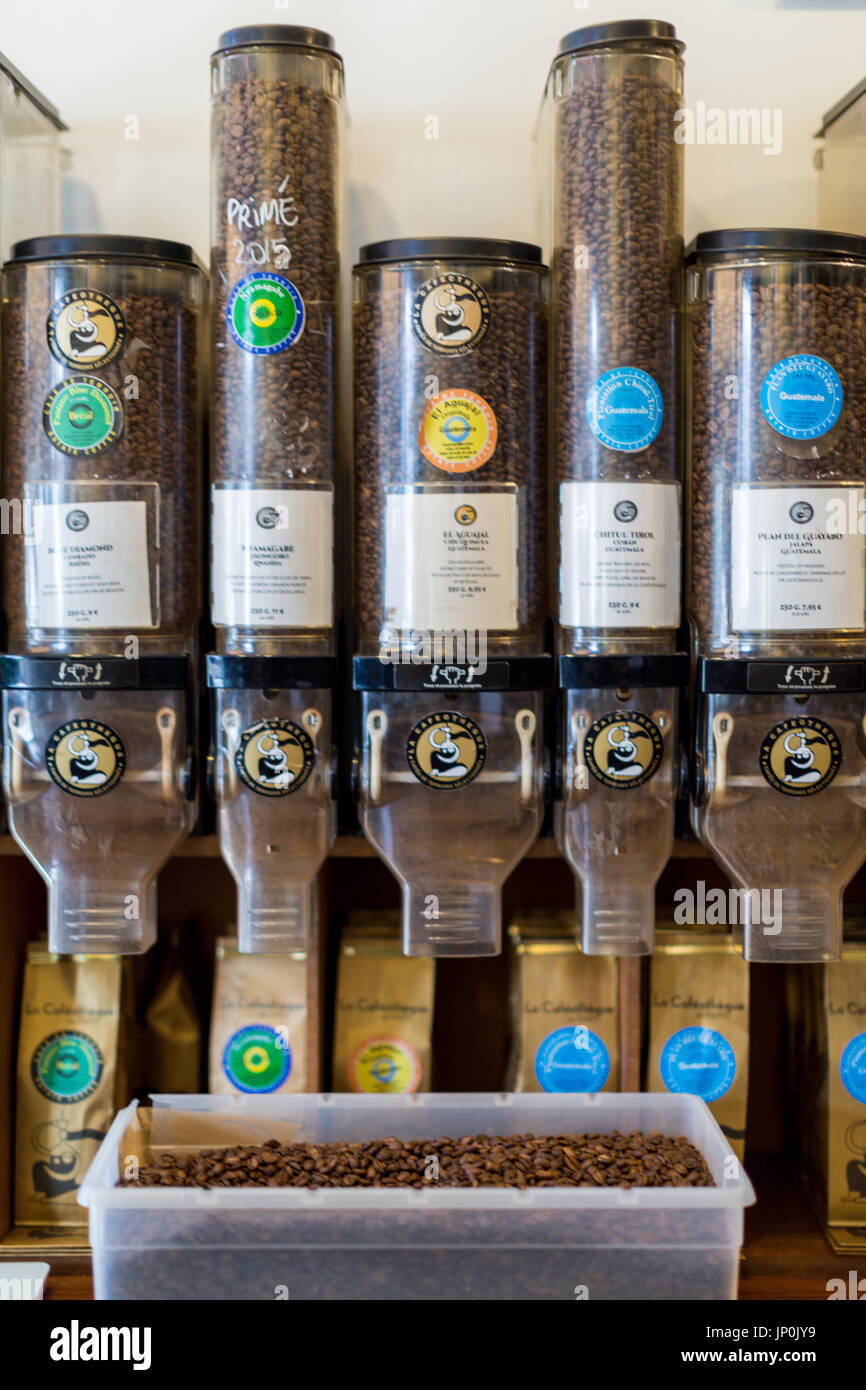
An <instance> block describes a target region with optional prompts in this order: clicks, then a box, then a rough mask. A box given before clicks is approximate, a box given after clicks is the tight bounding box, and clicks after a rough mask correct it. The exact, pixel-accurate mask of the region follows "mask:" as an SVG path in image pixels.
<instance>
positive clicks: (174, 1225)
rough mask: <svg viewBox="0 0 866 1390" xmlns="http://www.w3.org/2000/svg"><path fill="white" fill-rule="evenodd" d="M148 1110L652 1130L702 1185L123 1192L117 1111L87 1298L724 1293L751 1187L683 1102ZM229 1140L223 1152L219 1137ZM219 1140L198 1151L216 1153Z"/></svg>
mask: <svg viewBox="0 0 866 1390" xmlns="http://www.w3.org/2000/svg"><path fill="white" fill-rule="evenodd" d="M154 1105H155V1107H156V1108H157V1112H158V1111H159V1110H161V1109H163V1108H165V1107H168V1108H169V1109H173V1110H186V1111H190V1110H195V1111H197V1112H200V1114H201V1115H202V1117H204V1116H207V1117H209V1120H210V1121H211V1122H213V1121H216V1120H218V1119H219V1118H220V1117H224V1118H225V1120H226V1121H229V1122H230V1121H231V1120H232V1119H234V1120H235V1122H236V1121H237V1118H238V1117H240V1116H244V1117H246V1118H247V1120H248V1121H250V1122H253V1123H257V1124H259V1125H260V1128H261V1138H262V1142H264V1141H265V1140H266V1139H267V1138H269V1137H270V1135H271V1134H272V1132H273V1130H272V1126H273V1125H276V1124H280V1125H281V1126H284V1125H285V1123H286V1122H294V1123H296V1124H297V1126H298V1131H297V1134H296V1135H295V1137H296V1138H297V1139H299V1140H308V1141H313V1142H321V1143H325V1142H328V1141H333V1140H347V1139H351V1140H365V1139H373V1138H377V1137H379V1136H383V1137H384V1136H386V1135H394V1136H396V1137H398V1138H403V1139H409V1138H412V1139H418V1138H424V1137H425V1136H429V1137H430V1138H431V1139H432V1138H441V1137H443V1136H445V1135H457V1136H459V1135H463V1134H477V1133H481V1132H486V1133H488V1134H500V1135H507V1134H516V1133H526V1132H532V1133H535V1134H537V1135H543V1134H545V1133H548V1134H556V1133H563V1132H571V1133H578V1132H584V1133H589V1132H600V1133H605V1132H608V1131H610V1130H615V1129H618V1130H638V1129H639V1130H644V1131H652V1130H660V1131H662V1132H664V1133H667V1134H674V1135H684V1136H686V1137H687V1138H688V1139H690V1140H691V1141H692V1143H694V1144H695V1145H696V1146H697V1148H698V1149H699V1150H700V1151H701V1152H702V1153H703V1155H704V1156H705V1158H706V1160H707V1162H708V1164H709V1166H710V1169H711V1170H712V1173H713V1176H714V1178H715V1180H716V1182H717V1184H718V1186H717V1187H714V1188H706V1187H705V1188H642V1189H626V1188H572V1189H567V1188H534V1189H531V1190H524V1191H520V1190H517V1189H514V1188H511V1189H508V1188H500V1189H493V1188H485V1189H483V1190H481V1189H472V1188H443V1189H440V1190H439V1191H434V1190H432V1189H422V1190H415V1189H411V1190H408V1189H400V1188H379V1189H376V1188H362V1189H359V1188H347V1189H343V1190H340V1189H319V1190H315V1191H310V1190H306V1189H298V1188H235V1189H231V1188H214V1189H209V1190H205V1189H193V1188H174V1189H172V1188H151V1189H148V1188H118V1187H116V1186H115V1184H116V1182H117V1179H118V1172H119V1164H120V1162H121V1155H122V1154H123V1153H124V1152H125V1150H124V1147H123V1144H122V1140H123V1138H124V1135H125V1134H126V1131H127V1129H128V1127H129V1125H130V1123H131V1122H132V1120H133V1118H134V1116H135V1108H136V1107H135V1105H134V1104H133V1105H130V1106H128V1107H127V1109H126V1110H123V1111H121V1113H120V1114H119V1115H118V1116H117V1117H116V1119H115V1121H114V1123H113V1125H112V1126H111V1129H110V1130H109V1132H108V1134H107V1135H106V1138H105V1140H104V1142H103V1144H102V1146H101V1148H100V1150H99V1153H98V1154H97V1156H96V1159H95V1160H94V1162H93V1164H92V1166H91V1168H90V1171H89V1172H88V1174H87V1177H86V1178H85V1180H84V1182H83V1184H82V1186H81V1192H80V1200H81V1202H82V1203H83V1205H85V1206H87V1207H89V1209H90V1240H91V1244H92V1246H93V1271H94V1279H95V1290H96V1297H97V1298H99V1299H125V1300H132V1299H139V1298H141V1299H191V1300H203V1299H218V1298H229V1297H230V1298H232V1299H280V1298H286V1297H288V1298H289V1299H291V1300H296V1299H319V1300H321V1299H353V1300H358V1299H392V1300H396V1299H407V1300H416V1299H436V1300H448V1299H566V1300H575V1299H584V1298H588V1299H590V1300H598V1299H653V1300H658V1301H661V1302H664V1301H667V1300H669V1299H730V1298H734V1297H735V1296H736V1291H737V1262H738V1257H739V1248H740V1244H741V1241H742V1237H743V1209H744V1207H746V1206H748V1205H750V1204H751V1203H752V1202H753V1201H754V1192H753V1190H752V1185H751V1183H750V1182H749V1180H748V1178H747V1177H746V1176H745V1174H744V1173H743V1171H742V1169H741V1168H740V1166H739V1164H738V1163H737V1162H736V1160H735V1159H734V1158H733V1155H732V1154H731V1150H730V1145H729V1144H728V1141H727V1140H726V1139H725V1138H724V1136H723V1134H722V1132H721V1130H720V1129H719V1127H718V1125H717V1124H716V1122H715V1121H714V1120H713V1118H712V1116H711V1115H710V1112H709V1110H708V1109H707V1107H706V1105H705V1104H704V1102H703V1101H701V1100H699V1099H698V1098H697V1097H696V1096H687V1095H617V1094H610V1093H608V1094H600V1095H596V1096H589V1095H577V1094H575V1095H557V1096H551V1095H498V1094H492V1095H488V1094H476V1095H422V1096H418V1095H411V1096H409V1095H387V1096H386V1095H377V1096H356V1095H335V1096H328V1095H324V1096H279V1097H264V1096H262V1097H255V1098H253V1097H249V1096H156V1097H154ZM229 1142H231V1141H229ZM212 1146H213V1145H212V1144H211V1145H209V1147H212Z"/></svg>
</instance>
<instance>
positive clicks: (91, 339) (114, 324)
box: [47, 290, 126, 368]
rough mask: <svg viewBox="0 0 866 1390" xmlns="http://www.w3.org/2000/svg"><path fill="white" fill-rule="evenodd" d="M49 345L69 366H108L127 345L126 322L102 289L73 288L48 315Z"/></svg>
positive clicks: (58, 357)
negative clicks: (125, 339)
mask: <svg viewBox="0 0 866 1390" xmlns="http://www.w3.org/2000/svg"><path fill="white" fill-rule="evenodd" d="M47 330H48V346H49V348H50V349H51V351H52V353H53V354H54V356H55V357H56V358H57V360H58V362H62V363H63V364H64V366H66V367H79V368H80V367H107V366H108V363H109V362H113V361H114V359H115V357H117V356H118V354H119V353H120V350H121V348H122V347H123V340H124V338H125V337H126V322H125V320H124V317H123V314H122V313H121V312H120V310H119V309H118V307H117V305H116V304H115V302H114V300H113V299H109V297H108V295H107V294H100V292H99V290H69V292H68V293H67V294H64V295H63V297H62V298H61V299H58V300H57V301H56V303H54V304H53V305H52V307H51V312H50V314H49V315H48V325H47Z"/></svg>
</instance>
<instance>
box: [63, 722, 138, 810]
mask: <svg viewBox="0 0 866 1390" xmlns="http://www.w3.org/2000/svg"><path fill="white" fill-rule="evenodd" d="M45 766H46V767H47V769H48V774H49V776H50V777H51V779H52V781H54V782H56V783H57V785H58V787H60V789H61V791H64V792H69V794H70V796H104V795H105V793H106V792H110V791H112V790H113V788H114V787H116V786H117V784H118V782H119V781H120V779H121V777H122V776H123V774H124V771H125V769H126V749H125V748H124V746H123V742H122V740H121V738H120V736H119V735H118V734H116V733H115V732H114V730H113V729H109V727H108V725H107V724H101V723H100V722H99V720H98V719H69V720H67V722H66V723H65V724H61V725H60V728H59V729H55V730H54V733H53V734H52V735H51V737H50V739H49V740H48V744H47V746H46V749H45Z"/></svg>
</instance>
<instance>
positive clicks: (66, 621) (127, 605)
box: [26, 501, 154, 632]
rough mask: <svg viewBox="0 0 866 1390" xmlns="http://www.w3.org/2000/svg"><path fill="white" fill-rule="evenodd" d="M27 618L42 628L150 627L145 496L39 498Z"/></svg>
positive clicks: (31, 548) (30, 559) (29, 561)
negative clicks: (131, 498)
mask: <svg viewBox="0 0 866 1390" xmlns="http://www.w3.org/2000/svg"><path fill="white" fill-rule="evenodd" d="M33 520H34V526H33V536H32V539H28V544H27V549H26V553H27V613H28V618H27V621H28V623H30V624H31V625H32V626H34V627H40V628H48V629H52V628H79V629H85V628H88V629H97V628H124V629H126V630H127V631H130V632H132V631H135V629H137V628H145V627H153V625H154V624H153V612H152V608H151V601H150V569H149V566H148V559H147V503H146V502H89V501H71V502H37V503H36V505H35V508H34V513H33Z"/></svg>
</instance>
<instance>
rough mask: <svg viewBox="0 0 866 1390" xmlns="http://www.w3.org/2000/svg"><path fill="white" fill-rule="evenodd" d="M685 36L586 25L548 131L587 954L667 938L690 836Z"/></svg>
mask: <svg viewBox="0 0 866 1390" xmlns="http://www.w3.org/2000/svg"><path fill="white" fill-rule="evenodd" d="M682 52H683V44H682V43H681V42H680V41H679V40H678V39H677V37H676V33H675V31H674V29H673V27H672V25H670V24H665V23H662V22H658V21H655V20H638V21H631V20H629V21H624V22H617V23H611V24H601V25H593V26H591V27H589V28H584V29H579V30H577V31H576V32H575V33H572V34H569V35H567V36H566V38H564V39H563V40H562V43H561V44H560V51H559V54H558V56H557V57H556V58H555V59H554V61H553V64H552V66H551V70H550V74H549V78H548V84H547V92H546V99H545V105H544V110H543V119H542V128H543V137H544V138H543V145H544V148H545V152H546V181H547V186H548V192H549V195H550V236H551V243H552V251H551V273H552V294H551V298H552V303H553V329H552V355H553V371H552V374H551V380H552V390H553V400H552V409H553V421H554V427H553V428H554V436H553V449H552V460H553V477H552V487H551V492H552V496H551V507H552V510H553V512H554V527H553V558H554V568H555V572H556V577H557V594H556V617H557V633H558V647H557V650H558V657H559V661H558V677H559V680H558V683H559V688H560V700H559V705H560V714H559V720H558V723H559V738H560V745H561V746H560V752H559V757H558V758H557V760H556V761H557V778H556V813H555V820H556V831H557V837H558V840H559V843H560V847H561V849H562V851H563V854H564V855H565V857H566V859H567V860H568V862H569V864H570V865H571V867H572V869H573V870H574V872H575V874H576V875H577V876H578V878H579V880H580V884H581V890H582V900H583V901H582V911H581V914H580V915H581V919H582V923H583V927H582V931H583V949H584V950H585V951H587V952H588V953H590V954H615V955H639V954H645V953H647V952H650V951H651V950H652V946H653V930H654V920H655V884H656V880H657V879H658V877H659V874H660V873H661V871H662V869H663V868H664V865H665V863H666V862H667V860H668V858H669V855H670V852H671V848H672V844H673V826H674V804H675V796H676V789H677V785H678V777H679V763H680V759H679V753H678V743H677V733H676V728H677V716H678V705H679V687H680V685H681V684H682V681H683V677H684V674H685V660H684V658H683V656H682V655H681V654H679V653H678V652H677V629H678V628H679V626H680V505H681V499H680V492H681V465H680V444H681V438H680V400H679V396H680V392H679V375H678V374H679V363H680V324H681V317H682V312H681V311H682V289H681V284H682V253H683V242H682V220H683V213H682V146H681V145H680V144H678V143H677V141H676V138H675V137H676V120H675V118H676V112H677V109H678V108H679V107H680V105H681V103H682V83H683V62H682Z"/></svg>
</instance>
